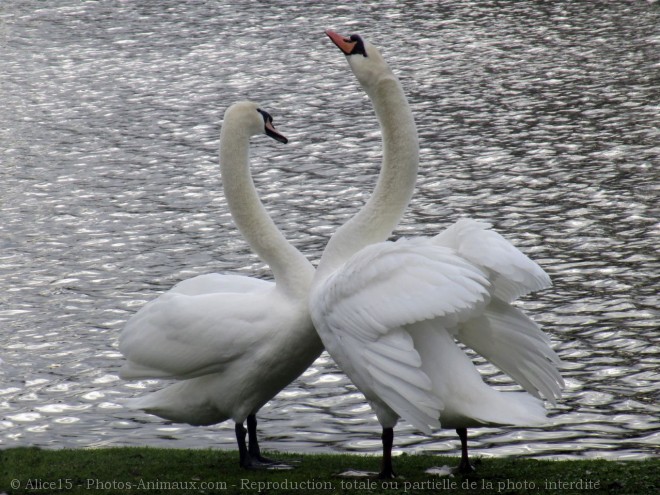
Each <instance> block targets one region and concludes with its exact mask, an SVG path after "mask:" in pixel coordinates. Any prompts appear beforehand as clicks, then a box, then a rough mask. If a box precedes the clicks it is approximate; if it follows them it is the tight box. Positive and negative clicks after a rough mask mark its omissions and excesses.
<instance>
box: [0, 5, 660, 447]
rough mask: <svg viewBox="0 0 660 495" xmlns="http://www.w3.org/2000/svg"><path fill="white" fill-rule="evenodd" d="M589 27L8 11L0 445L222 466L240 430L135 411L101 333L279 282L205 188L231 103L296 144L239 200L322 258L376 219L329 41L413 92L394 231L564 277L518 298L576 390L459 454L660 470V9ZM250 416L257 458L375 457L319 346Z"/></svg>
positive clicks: (362, 128)
mask: <svg viewBox="0 0 660 495" xmlns="http://www.w3.org/2000/svg"><path fill="white" fill-rule="evenodd" d="M598 14H599V15H598V16H594V15H593V10H592V8H591V6H590V4H589V3H588V2H551V3H539V2H528V1H524V2H510V3H502V2H497V3H495V2H489V1H485V2H473V1H468V2H457V1H449V2H435V3H433V2H430V3H429V2H421V3H420V2H378V3H371V4H370V3H364V2H361V3H359V4H356V5H348V4H347V5H339V6H338V5H336V2H334V3H331V2H326V1H321V2H314V3H313V4H309V5H306V7H305V9H304V10H301V9H299V8H298V6H295V7H294V6H291V5H288V4H286V3H284V4H281V2H278V5H274V4H268V3H263V2H261V3H258V4H257V3H251V2H243V3H240V2H239V3H238V4H236V3H235V2H233V3H231V5H230V4H228V3H227V2H198V3H196V2H192V3H191V2H180V3H178V4H176V5H173V6H171V8H168V9H163V8H162V6H161V5H160V4H158V3H149V2H146V3H145V2H141V3H140V2H137V3H136V2H123V3H120V4H118V5H114V4H113V5H112V6H110V5H106V4H103V3H93V2H85V3H80V2H77V1H73V0H67V1H65V2H59V3H58V4H57V5H55V4H48V5H46V4H43V3H42V2H38V5H37V4H36V3H34V2H20V3H19V2H14V3H11V2H10V3H9V4H8V5H7V6H4V7H3V9H2V12H0V37H2V39H3V41H4V43H2V44H0V60H1V62H0V64H1V66H2V70H0V86H1V87H2V92H1V96H0V98H1V100H2V107H3V108H4V109H6V111H5V112H2V113H1V114H0V143H1V145H2V146H1V148H2V150H3V151H2V158H1V159H0V160H2V171H1V172H0V173H1V174H2V179H3V180H2V181H0V188H1V190H2V195H1V197H2V198H3V202H2V206H1V208H2V215H3V222H2V224H1V225H0V229H1V231H2V235H1V236H0V247H1V248H2V249H1V252H0V280H2V283H3V285H2V286H3V289H4V290H3V291H2V293H1V294H0V323H1V324H2V328H3V330H4V331H3V332H2V334H1V335H0V342H1V343H2V347H1V348H2V354H1V357H2V360H3V364H2V365H1V366H0V411H2V418H1V419H0V445H2V446H16V445H38V446H43V447H93V446H111V445H145V444H151V445H164V446H176V447H196V448H199V447H208V446H213V447H233V445H234V434H233V428H232V426H231V425H228V424H222V425H217V426H214V427H210V428H193V427H190V426H187V425H169V424H167V423H165V422H163V421H162V420H160V419H158V418H155V417H152V416H148V415H145V414H140V413H135V412H132V411H129V410H127V409H126V408H124V407H123V403H124V401H125V400H126V399H128V398H129V397H133V396H136V395H141V394H143V393H146V392H147V391H150V390H154V389H156V388H158V387H160V386H162V384H160V383H159V382H158V381H155V380H144V381H139V382H123V381H121V380H119V379H118V377H117V370H118V368H119V366H120V365H121V355H120V354H119V352H118V350H117V336H118V334H119V332H120V330H121V328H122V327H123V325H124V323H125V321H126V320H127V319H128V318H129V317H130V316H131V315H132V314H134V313H135V311H137V309H138V308H140V307H141V306H142V305H143V304H144V303H146V302H147V301H149V300H151V299H152V298H154V297H155V296H157V295H158V294H160V293H161V292H163V291H164V290H167V289H168V288H170V287H171V286H172V285H173V284H175V283H176V282H178V281H179V280H182V279H185V278H189V277H192V276H194V275H197V274H201V273H207V272H211V271H219V272H222V271H235V272H239V273H244V274H250V275H254V276H258V277H264V278H265V277H269V276H270V274H269V271H268V269H267V268H266V267H265V266H264V265H263V263H261V262H260V261H259V260H257V259H256V258H255V257H254V255H253V254H252V253H251V252H250V249H249V247H248V246H247V245H246V243H245V241H244V240H243V239H242V238H241V236H240V234H239V233H238V232H237V231H236V230H235V228H234V226H233V224H232V222H231V218H230V216H229V213H228V211H227V207H226V202H225V200H224V198H223V196H222V193H221V190H220V185H221V179H220V177H219V170H218V166H217V150H216V148H217V144H218V130H219V123H220V122H221V118H222V112H223V111H224V109H225V108H226V107H227V106H228V105H229V104H230V103H232V102H234V101H237V100H239V99H245V98H250V99H253V100H255V101H259V102H261V103H262V105H263V106H264V107H266V108H268V109H269V111H271V113H273V115H274V116H275V119H276V122H277V124H278V127H279V128H280V129H281V130H282V132H283V133H285V134H286V135H287V136H288V137H289V138H290V143H289V145H287V146H275V145H273V144H272V143H270V142H267V141H266V140H257V139H255V140H254V143H253V148H254V149H253V154H252V165H253V172H254V174H255V184H256V185H257V187H258V189H259V191H260V194H261V196H262V198H264V201H265V202H266V204H267V207H268V210H269V212H270V213H271V215H272V216H273V218H274V219H275V221H276V222H277V224H278V226H280V228H281V229H282V230H283V231H284V233H285V235H286V236H287V238H288V239H290V240H291V241H292V242H293V243H294V245H295V246H296V247H298V248H299V249H300V250H301V251H302V252H304V253H305V254H306V255H307V256H309V258H310V259H311V260H313V261H314V262H316V261H317V260H318V259H319V257H320V254H321V252H322V249H323V247H324V246H325V243H326V242H327V239H328V237H329V236H330V235H331V234H332V233H333V232H334V231H335V230H336V228H337V227H338V226H339V225H341V224H342V223H343V222H344V221H345V220H346V219H348V218H350V217H351V216H352V215H353V214H354V213H355V211H356V210H357V209H358V208H359V207H360V206H361V205H362V204H363V203H364V202H365V201H366V198H367V197H368V193H369V191H370V190H371V189H372V188H373V185H374V182H375V177H376V174H377V171H378V163H379V161H380V134H379V130H378V125H377V123H376V121H375V118H374V116H373V112H372V110H371V108H370V105H369V102H368V100H367V99H366V97H365V96H364V95H363V94H362V92H361V91H360V90H359V88H358V86H357V84H356V82H355V81H354V78H353V76H352V75H351V74H350V73H349V71H348V69H347V67H346V63H345V61H344V60H343V57H341V56H338V54H337V53H336V50H334V49H333V47H332V46H330V45H329V43H328V41H327V40H325V39H324V36H323V34H322V33H323V30H324V29H325V28H328V27H330V28H335V29H337V30H338V31H340V32H360V33H361V34H363V35H364V36H365V37H367V38H368V39H371V40H373V41H374V42H376V43H377V44H378V45H379V46H380V47H382V51H383V53H384V54H385V55H386V57H387V59H388V60H389V61H390V64H391V65H392V67H393V68H394V69H395V70H396V72H397V74H399V75H400V77H401V80H402V83H403V85H404V88H405V90H406V93H407V94H408V95H409V97H410V101H411V106H412V108H413V112H414V114H415V119H416V122H417V125H418V128H419V135H420V149H421V160H422V163H421V167H420V177H419V180H418V184H417V190H416V193H415V196H414V198H413V201H412V203H411V206H410V208H409V210H408V212H407V213H406V216H405V217H404V219H403V220H402V222H401V224H400V226H399V228H398V229H397V231H396V232H395V236H397V237H398V236H402V235H406V236H410V235H432V234H434V233H436V232H437V231H438V230H439V229H441V228H443V227H444V226H446V225H447V224H448V223H449V222H451V221H454V220H456V219H457V218H460V217H463V216H471V217H474V218H479V219H482V220H486V221H490V222H492V223H493V224H494V225H495V227H496V228H497V229H498V230H499V231H500V232H502V233H503V234H505V235H506V236H507V238H509V239H510V240H512V242H514V243H515V244H516V245H517V246H519V247H520V248H521V249H522V250H523V251H525V252H526V253H528V254H530V255H531V256H532V257H533V258H534V259H535V260H537V261H538V262H539V263H540V264H541V265H542V266H543V267H544V268H545V269H546V270H547V271H548V272H549V273H550V275H551V276H552V279H553V281H554V287H553V288H552V289H549V290H547V291H544V292H542V293H540V294H537V295H534V296H533V297H530V298H528V299H527V300H525V301H524V302H523V306H524V307H525V309H526V310H527V311H528V312H529V313H530V314H531V315H532V316H533V317H534V318H535V320H536V321H538V322H539V323H540V324H541V325H542V326H543V328H544V330H545V331H546V332H547V333H548V334H549V335H550V337H551V339H552V342H553V344H554V346H555V348H556V349H557V351H558V352H559V354H560V356H561V358H562V360H563V361H564V363H565V364H564V367H563V372H564V375H565V376H566V379H567V389H566V393H565V396H564V397H563V398H562V400H561V401H560V403H559V404H558V406H557V407H556V408H552V409H551V410H550V421H551V422H550V424H549V425H547V426H546V427H543V428H531V429H517V428H483V429H480V430H477V429H475V430H474V431H473V432H471V437H472V441H473V443H474V447H473V451H474V452H475V453H478V454H479V455H482V456H494V455H520V456H525V457H552V458H567V457H603V458H617V459H635V458H641V457H645V456H650V455H655V453H656V449H657V444H658V442H659V441H660V438H659V433H658V432H659V431H660V428H659V425H658V419H657V418H658V417H659V416H660V414H659V412H660V411H659V410H658V409H659V407H658V403H657V398H658V392H659V389H660V378H659V376H658V372H657V370H658V365H659V364H660V352H659V351H660V334H659V333H658V332H659V330H658V328H659V327H660V325H658V298H657V283H658V276H657V273H658V269H659V268H660V262H659V260H658V256H657V239H658V234H659V233H660V224H659V223H658V220H657V217H658V215H657V213H658V209H657V192H658V175H657V171H656V170H657V158H658V156H659V155H660V148H659V147H658V145H657V143H658V138H659V137H660V130H659V129H658V126H657V115H658V110H659V107H658V104H657V102H658V97H659V93H658V86H657V81H656V79H657V78H655V76H654V70H653V69H654V68H656V67H657V66H658V63H660V60H659V58H658V53H660V50H658V42H659V41H660V39H659V38H658V36H657V34H655V33H657V29H656V27H657V26H658V25H659V24H660V18H659V17H660V14H659V13H658V10H657V6H654V5H652V4H650V3H648V2H643V1H631V2H611V3H600V4H599V11H598ZM254 25H259V26H260V28H259V30H254V29H253V28H252V26H254ZM282 26H286V29H282ZM585 26H588V27H587V28H585ZM227 33H231V35H229V36H228V35H227ZM402 46H405V48H406V49H404V50H402V49H401V47H402ZM475 359H476V362H477V363H478V365H479V367H480V369H481V370H482V371H483V372H484V376H485V377H486V379H487V380H488V381H489V382H490V383H493V384H495V385H497V386H498V387H503V388H506V387H510V386H511V382H510V380H508V379H507V378H506V377H504V376H503V375H501V374H499V373H498V372H497V370H496V369H494V368H493V367H492V366H489V365H487V364H486V363H484V362H483V360H481V359H479V358H477V357H475ZM260 416H261V420H262V422H261V423H260V424H261V431H262V433H263V435H264V437H265V438H264V442H263V443H264V446H265V447H266V448H279V449H284V450H292V451H296V450H300V451H319V450H326V451H346V450H349V451H355V452H377V451H378V450H379V449H380V442H379V440H378V436H379V431H378V424H377V422H376V421H375V418H374V415H373V414H372V412H371V410H370V409H369V408H368V407H367V406H366V405H365V403H364V400H363V398H362V396H361V395H360V394H359V393H358V392H357V391H356V390H355V388H354V387H353V386H352V385H351V383H350V382H349V381H348V380H347V379H346V378H345V376H344V375H343V374H342V373H341V372H340V371H339V370H338V369H337V368H336V366H335V365H334V363H333V362H332V361H331V360H330V359H329V358H328V356H327V355H325V354H324V355H322V356H321V357H320V358H319V360H317V362H316V363H315V364H314V366H312V367H311V368H310V369H309V370H308V371H307V372H305V373H304V374H303V375H302V376H301V377H300V378H299V379H298V380H297V381H296V382H294V383H292V384H291V385H290V386H289V387H288V388H287V389H286V390H285V391H284V392H283V393H282V394H280V395H279V396H278V397H276V398H275V399H273V400H272V401H271V402H270V403H269V404H268V405H267V406H266V407H264V409H263V410H262V413H261V414H260ZM457 445H458V444H457V439H456V436H455V434H454V433H453V432H451V431H440V432H437V433H435V434H434V435H433V436H432V437H426V436H424V435H420V434H418V433H417V432H415V431H414V430H413V429H412V428H411V427H410V426H409V425H406V424H405V423H402V424H401V425H400V426H399V427H398V428H397V439H396V449H397V452H417V451H426V452H438V453H452V454H455V453H456V449H457Z"/></svg>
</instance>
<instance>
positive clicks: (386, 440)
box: [378, 428, 396, 480]
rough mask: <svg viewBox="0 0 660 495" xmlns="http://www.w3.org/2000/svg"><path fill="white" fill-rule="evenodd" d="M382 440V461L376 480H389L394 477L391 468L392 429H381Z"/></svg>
mask: <svg viewBox="0 0 660 495" xmlns="http://www.w3.org/2000/svg"><path fill="white" fill-rule="evenodd" d="M381 439H382V440H383V460H382V463H381V468H380V473H378V478H379V479H381V480H383V479H390V478H394V477H396V473H395V472H394V468H393V467H392V445H393V444H394V428H383V434H382V435H381Z"/></svg>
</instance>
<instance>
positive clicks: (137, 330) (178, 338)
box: [119, 276, 284, 379]
mask: <svg viewBox="0 0 660 495" xmlns="http://www.w3.org/2000/svg"><path fill="white" fill-rule="evenodd" d="M230 278H234V279H241V280H238V284H234V285H232V282H231V281H230V280H226V279H225V280H220V278H215V277H208V276H202V277H196V278H195V279H191V280H196V279H199V280H197V282H198V284H191V283H189V282H190V281H186V282H184V283H182V284H179V285H177V286H175V287H174V288H173V289H172V290H170V291H168V292H166V293H165V294H163V295H161V296H160V297H158V298H157V299H155V300H154V301H151V302H150V303H148V304H147V305H145V306H144V307H143V308H142V309H140V311H138V312H137V313H136V314H135V315H134V316H133V317H132V318H131V319H130V320H129V321H128V323H127V324H126V327H125V328H124V330H123V332H122V334H121V336H120V338H119V350H120V351H121V352H122V354H124V356H125V357H126V358H127V363H126V364H125V365H124V366H123V368H122V369H121V370H120V374H121V376H122V377H123V378H147V377H152V378H163V377H173V378H180V379H181V378H193V377H196V376H201V375H204V374H207V373H216V372H220V371H222V370H223V369H224V368H225V367H226V366H227V365H228V364H230V363H232V362H233V361H234V360H235V359H238V358H239V357H241V356H243V355H245V354H247V353H249V352H250V349H251V347H252V346H253V345H254V344H255V343H257V342H259V341H260V340H261V339H263V338H264V337H265V336H266V334H267V333H270V332H272V331H276V330H277V326H276V323H273V322H276V321H277V316H278V311H281V310H283V309H284V308H281V307H278V305H277V304H273V297H272V296H273V294H274V287H275V285H274V284H273V283H272V282H265V281H258V282H254V280H256V279H249V277H234V276H232V277H230ZM248 279H249V280H252V281H248ZM199 282H201V283H199ZM234 282H236V280H234ZM232 288H234V289H235V291H233V292H232V291H231V290H232ZM210 289H213V290H214V291H211V292H203V291H204V290H210ZM250 289H251V290H250Z"/></svg>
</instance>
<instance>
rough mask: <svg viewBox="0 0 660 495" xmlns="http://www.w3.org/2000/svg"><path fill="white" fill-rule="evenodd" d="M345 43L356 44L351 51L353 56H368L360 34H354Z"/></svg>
mask: <svg viewBox="0 0 660 495" xmlns="http://www.w3.org/2000/svg"><path fill="white" fill-rule="evenodd" d="M345 41H349V42H351V43H355V46H353V49H352V50H351V55H362V56H363V57H366V56H367V50H366V49H365V48H364V41H363V40H362V37H361V36H360V35H359V34H352V35H351V37H350V38H349V39H348V40H345Z"/></svg>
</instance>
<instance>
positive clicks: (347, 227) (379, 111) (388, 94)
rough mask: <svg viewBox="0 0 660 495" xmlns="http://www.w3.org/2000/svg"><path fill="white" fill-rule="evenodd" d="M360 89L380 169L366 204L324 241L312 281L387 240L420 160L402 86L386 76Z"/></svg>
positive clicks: (408, 196)
mask: <svg viewBox="0 0 660 495" xmlns="http://www.w3.org/2000/svg"><path fill="white" fill-rule="evenodd" d="M388 72H389V71H388ZM364 89H365V90H366V92H367V94H368V95H369V98H370V99H371V101H372V103H373V106H374V109H375V111H376V115H377V117H378V121H379V122H380V127H381V133H382V138H383V160H382V165H381V171H380V175H379V176H378V181H377V183H376V187H375V189H374V192H373V194H372V195H371V197H370V198H369V200H368V201H367V203H366V204H365V205H364V206H363V207H362V209H361V210H360V211H359V212H358V213H357V215H355V216H354V217H353V218H351V219H350V220H349V221H348V222H346V223H345V224H344V225H342V226H341V227H340V228H339V229H338V230H337V232H336V233H335V234H334V235H333V236H332V238H331V239H330V241H329V242H328V245H327V247H326V249H325V251H324V252H323V256H322V258H321V262H320V263H319V266H318V270H317V274H316V277H317V279H318V278H323V277H325V276H327V275H329V274H330V273H331V272H332V271H334V270H335V269H336V268H338V267H339V266H340V265H341V264H343V263H344V262H345V261H346V260H347V259H348V258H349V257H350V256H352V255H353V254H355V253H356V252H358V251H359V250H360V249H362V248H364V247H365V246H367V245H369V244H373V243H376V242H382V241H384V240H386V239H387V238H388V237H389V236H390V235H391V233H392V231H393V230H394V228H395V227H396V226H397V224H398V223H399V220H400V219H401V217H402V216H403V212H404V210H405V209H406V207H407V206H408V203H409V202H410V199H411V197H412V194H413V191H414V188H415V179H416V177H417V166H418V162H419V144H418V139H417V128H416V127H415V121H414V119H413V115H412V112H411V110H410V107H409V105H408V101H407V100H406V97H405V94H404V92H403V88H402V87H401V84H400V83H399V81H398V80H397V79H396V77H395V76H394V75H393V74H391V73H389V74H387V75H386V76H384V77H381V78H380V79H379V81H378V82H377V83H376V84H375V85H373V87H365V88H364Z"/></svg>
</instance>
